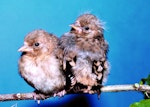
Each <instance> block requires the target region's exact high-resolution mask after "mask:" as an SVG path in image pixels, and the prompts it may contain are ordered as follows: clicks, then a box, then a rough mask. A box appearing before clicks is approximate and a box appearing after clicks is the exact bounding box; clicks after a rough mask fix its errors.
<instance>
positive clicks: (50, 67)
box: [18, 30, 66, 95]
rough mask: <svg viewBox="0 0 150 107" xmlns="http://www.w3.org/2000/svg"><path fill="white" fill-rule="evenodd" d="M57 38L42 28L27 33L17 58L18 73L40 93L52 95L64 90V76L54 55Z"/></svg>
mask: <svg viewBox="0 0 150 107" xmlns="http://www.w3.org/2000/svg"><path fill="white" fill-rule="evenodd" d="M57 47H58V39H57V37H56V36H55V35H53V34H49V33H47V32H46V31H44V30H35V31H32V32H30V33H29V34H27V36H26V37H25V39H24V45H23V46H22V47H21V48H20V49H19V50H18V51H20V52H22V55H21V58H20V59H19V64H18V65H19V73H20V75H21V77H23V78H24V80H25V81H26V82H27V83H28V84H29V85H31V86H32V87H34V88H35V89H36V93H39V94H41V95H54V94H57V93H59V92H61V91H63V90H64V86H65V84H66V82H65V76H64V74H63V72H62V69H61V64H60V61H59V59H58V58H57V56H56V53H58V52H57Z"/></svg>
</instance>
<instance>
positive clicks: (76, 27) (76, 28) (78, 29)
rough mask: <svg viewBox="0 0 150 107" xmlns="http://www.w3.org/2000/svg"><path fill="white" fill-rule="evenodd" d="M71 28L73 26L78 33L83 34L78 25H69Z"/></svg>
mask: <svg viewBox="0 0 150 107" xmlns="http://www.w3.org/2000/svg"><path fill="white" fill-rule="evenodd" d="M69 26H71V27H72V28H73V29H75V30H76V31H77V32H79V33H81V32H82V29H81V28H80V27H79V26H76V25H74V24H71V25H69Z"/></svg>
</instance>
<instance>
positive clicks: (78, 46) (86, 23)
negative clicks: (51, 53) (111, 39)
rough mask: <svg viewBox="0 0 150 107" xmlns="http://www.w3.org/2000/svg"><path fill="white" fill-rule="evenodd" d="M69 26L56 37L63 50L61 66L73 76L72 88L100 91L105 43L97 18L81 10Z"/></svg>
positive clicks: (105, 68) (104, 71)
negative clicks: (69, 27) (58, 38)
mask: <svg viewBox="0 0 150 107" xmlns="http://www.w3.org/2000/svg"><path fill="white" fill-rule="evenodd" d="M70 26H71V30H70V31H69V32H67V33H65V34H64V35H62V37H61V39H60V43H59V44H60V48H61V49H62V50H63V54H64V58H63V69H64V70H65V72H67V73H66V74H68V76H67V77H73V78H74V80H75V82H74V81H73V84H71V90H73V92H84V93H95V92H97V93H98V95H99V94H100V88H101V87H102V84H103V82H104V81H106V79H107V75H108V72H109V66H108V61H107V53H108V43H107V42H106V41H105V39H104V36H103V32H104V28H103V26H102V23H101V21H100V20H99V19H98V18H97V17H96V16H94V15H92V14H83V15H81V16H79V17H78V18H77V20H76V21H75V23H73V24H71V25H70Z"/></svg>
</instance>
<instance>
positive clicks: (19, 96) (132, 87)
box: [0, 84, 150, 102]
mask: <svg viewBox="0 0 150 107" xmlns="http://www.w3.org/2000/svg"><path fill="white" fill-rule="evenodd" d="M101 91H102V92H120V91H142V92H150V86H148V85H139V84H127V85H109V86H104V87H102V88H101ZM34 95H35V93H34V92H31V93H15V94H1V95H0V102H3V101H12V100H33V99H34ZM49 97H52V96H46V98H49ZM36 98H37V99H40V98H41V97H40V95H39V96H38V94H37V95H36Z"/></svg>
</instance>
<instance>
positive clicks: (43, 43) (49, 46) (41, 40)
mask: <svg viewBox="0 0 150 107" xmlns="http://www.w3.org/2000/svg"><path fill="white" fill-rule="evenodd" d="M56 43H57V38H56V37H55V36H54V35H52V34H49V33H47V32H45V31H44V30H35V31H32V32H31V33H29V34H28V35H27V36H26V37H25V39H24V45H23V46H22V47H21V48H19V49H18V51H20V52H23V53H27V54H29V55H32V56H37V55H41V54H43V53H44V54H46V53H47V54H49V53H51V52H53V50H54V48H56V47H55V46H57V45H56Z"/></svg>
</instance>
